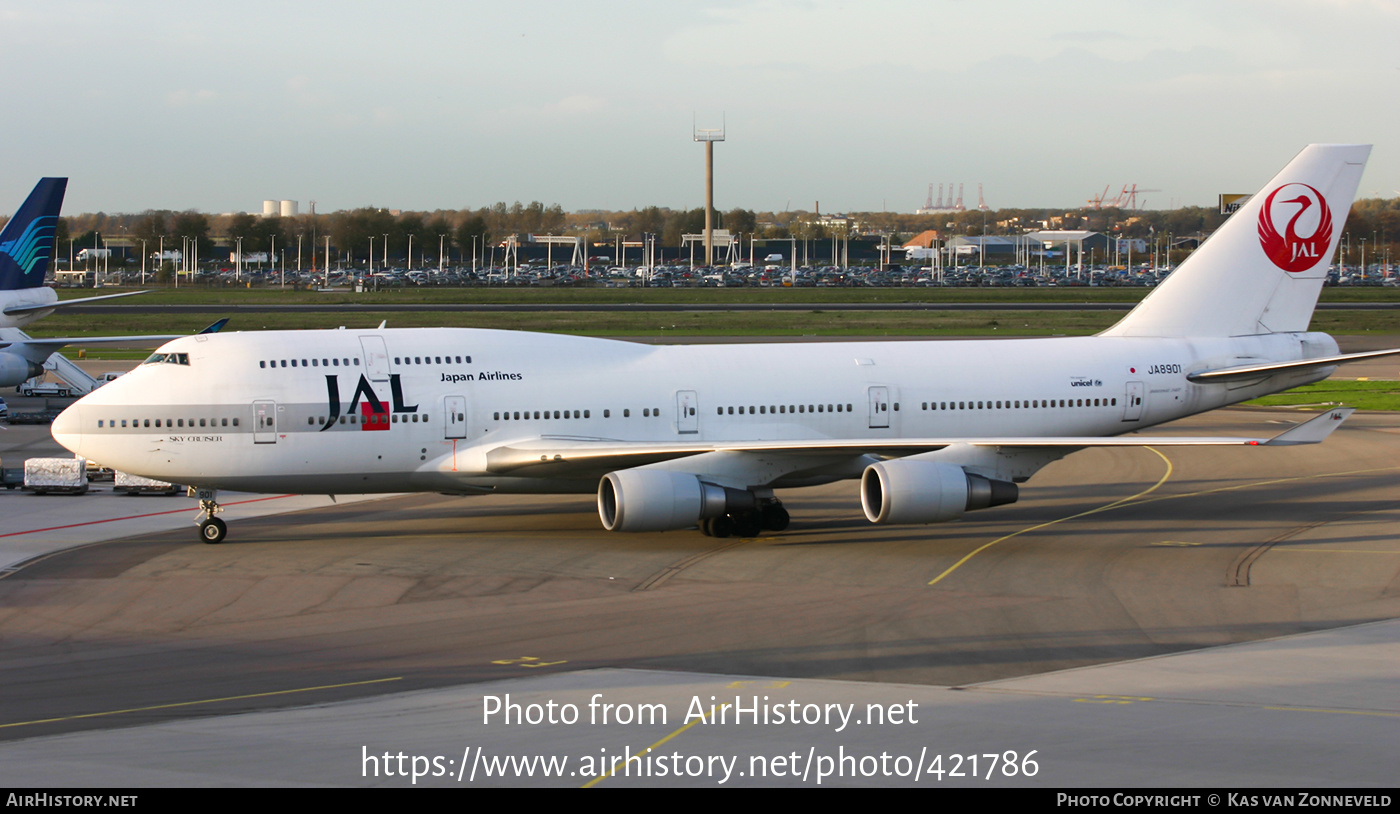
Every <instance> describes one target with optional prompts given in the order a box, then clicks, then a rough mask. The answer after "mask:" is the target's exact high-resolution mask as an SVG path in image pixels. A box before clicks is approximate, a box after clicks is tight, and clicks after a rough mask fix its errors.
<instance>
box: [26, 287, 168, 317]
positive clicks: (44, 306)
mask: <svg viewBox="0 0 1400 814" xmlns="http://www.w3.org/2000/svg"><path fill="white" fill-rule="evenodd" d="M145 293H146V292H145V291H124V292H122V293H120V294H103V295H102V296H100V297H83V298H82V299H78V300H58V301H57V302H46V303H35V304H29V305H11V306H9V307H7V308H6V309H5V310H4V312H3V313H4V314H5V315H6V316H9V315H12V314H29V313H33V312H34V311H52V310H54V309H55V308H65V307H67V306H69V305H78V304H80V303H87V302H97V301H98V300H114V299H116V298H117V297H134V296H136V295H137V294H145Z"/></svg>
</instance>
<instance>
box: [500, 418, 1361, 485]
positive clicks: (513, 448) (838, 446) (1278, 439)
mask: <svg viewBox="0 0 1400 814" xmlns="http://www.w3.org/2000/svg"><path fill="white" fill-rule="evenodd" d="M1353 412H1355V409H1354V408H1352V407H1337V408H1334V409H1331V410H1328V411H1327V412H1325V413H1322V414H1320V415H1318V416H1316V417H1314V418H1312V419H1310V420H1308V421H1305V422H1304V423H1302V424H1298V425H1296V426H1294V427H1291V428H1289V429H1287V430H1285V431H1283V432H1281V433H1279V434H1278V435H1275V436H1273V437H1271V438H1250V437H1226V436H1194V437H1193V436H1156V437H1153V436H1146V435H1120V436H1112V437H1098V436H1051V437H1041V438H1033V437H1025V436H1010V437H985V438H975V437H973V438H894V439H883V438H881V439H872V438H859V439H850V438H847V439H823V440H816V441H787V442H784V441H736V442H713V443H695V444H685V443H675V444H628V443H624V442H621V441H615V440H610V439H604V438H579V437H571V436H543V437H541V438H539V439H535V440H531V441H523V442H518V443H513V444H509V445H506V446H501V447H496V448H495V449H493V450H491V451H489V452H488V453H486V466H487V469H488V470H489V471H491V472H494V473H499V474H506V473H516V474H521V475H533V474H535V472H534V471H531V470H537V471H538V473H539V474H541V475H546V474H547V475H551V476H552V475H554V474H557V473H558V472H559V471H560V470H561V469H571V468H572V469H579V468H584V469H590V470H592V469H620V468H630V467H634V466H643V465H645V464H649V463H657V462H659V461H666V460H672V459H675V458H685V457H688V456H691V455H701V454H704V453H709V452H743V453H753V454H762V453H771V454H782V455H811V456H819V457H820V456H829V457H844V456H857V455H877V456H882V457H891V458H898V457H903V456H906V455H915V454H918V453H921V452H933V451H934V450H938V449H942V448H944V447H948V446H952V445H954V444H966V445H968V446H981V447H1008V448H1023V449H1059V450H1063V451H1064V452H1065V453H1066V454H1067V453H1069V452H1072V451H1074V450H1079V449H1084V448H1086V447H1146V446H1152V447H1181V446H1293V445H1297V444H1317V443H1321V442H1322V441H1323V440H1324V439H1325V438H1327V436H1329V435H1331V434H1332V431H1333V430H1335V429H1337V427H1339V426H1341V424H1342V422H1343V421H1345V420H1346V419H1347V417H1348V416H1350V415H1351V414H1352V413H1353Z"/></svg>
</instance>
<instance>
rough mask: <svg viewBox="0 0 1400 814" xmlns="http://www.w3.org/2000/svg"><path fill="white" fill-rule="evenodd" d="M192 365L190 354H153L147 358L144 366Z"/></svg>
mask: <svg viewBox="0 0 1400 814" xmlns="http://www.w3.org/2000/svg"><path fill="white" fill-rule="evenodd" d="M189 363H190V355H189V354H188V353H153V354H151V355H150V356H149V357H147V359H146V361H144V362H142V363H141V364H143V365H186V366H188V365H189Z"/></svg>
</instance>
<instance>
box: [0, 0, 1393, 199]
mask: <svg viewBox="0 0 1400 814" xmlns="http://www.w3.org/2000/svg"><path fill="white" fill-rule="evenodd" d="M0 67H3V69H4V73H5V79H6V86H5V87H6V91H5V93H4V95H3V97H0V98H3V99H4V120H5V122H6V125H7V127H6V129H7V135H6V137H5V138H4V139H3V140H0V144H3V145H4V147H5V148H6V150H7V151H8V154H9V158H10V160H9V161H8V162H7V165H6V167H5V169H4V170H3V171H0V211H3V212H6V213H9V212H13V210H14V209H15V208H16V207H17V206H18V205H19V202H20V201H21V200H22V199H23V197H24V195H26V194H27V193H28V192H29V190H30V188H31V187H32V186H33V185H34V182H35V181H36V180H37V178H38V176H40V175H66V176H69V177H70V178H71V179H72V180H71V181H70V183H69V188H68V198H67V202H66V204H65V207H64V211H65V212H68V213H78V212H92V211H99V210H101V211H107V212H139V211H141V210H144V209H148V208H168V209H187V208H192V209H198V210H202V211H205V212H211V213H218V212H229V211H261V206H262V201H263V200H264V199H267V198H277V199H281V198H289V199H295V200H298V201H300V202H301V207H302V211H306V209H307V205H308V202H309V201H310V200H313V199H314V200H316V201H317V202H318V203H317V209H318V211H323V212H324V211H331V210H336V209H346V208H353V207H358V206H380V207H388V208H401V209H419V210H432V209H438V208H448V209H458V208H463V207H479V206H485V205H489V204H491V203H494V202H495V201H506V202H512V201H516V200H520V201H524V202H529V201H531V200H539V201H542V202H544V203H546V204H552V203H558V204H560V205H562V206H563V207H564V208H565V209H566V210H571V211H572V210H578V209H594V208H603V209H631V208H633V207H642V206H647V205H653V204H654V205H658V206H669V207H674V208H689V207H696V206H701V205H703V203H704V160H703V148H702V147H701V146H700V145H698V144H695V143H693V141H692V127H693V125H698V126H699V127H718V126H720V125H721V124H724V126H726V127H727V135H728V140H727V141H726V142H725V143H723V144H720V145H716V148H715V155H716V158H715V163H716V173H715V175H716V178H715V195H716V205H717V206H719V207H720V208H724V209H727V208H732V207H736V206H737V207H744V208H748V209H755V210H774V211H782V210H784V209H787V208H792V209H811V208H812V207H813V205H814V204H815V203H816V202H818V201H820V203H821V209H822V211H824V212H835V211H859V210H875V211H878V210H881V209H888V210H891V211H905V212H907V211H912V210H914V209H916V208H918V207H919V206H922V205H923V203H924V199H925V196H926V195H927V191H928V184H929V182H935V183H938V182H942V183H952V184H958V183H962V184H965V185H966V192H965V196H966V203H967V204H968V205H969V206H974V205H976V202H977V184H978V183H979V182H981V183H982V184H983V185H984V187H985V195H986V200H987V203H988V204H989V205H991V206H992V207H994V208H996V207H1003V206H1028V207H1040V206H1045V207H1052V208H1058V207H1074V206H1079V205H1082V204H1083V202H1084V201H1085V199H1087V198H1089V197H1091V196H1093V195H1096V194H1098V193H1099V192H1100V191H1102V190H1103V188H1104V186H1105V185H1110V186H1111V187H1112V190H1111V192H1114V193H1116V192H1117V190H1118V189H1120V188H1121V187H1122V186H1123V185H1124V184H1129V183H1136V184H1137V185H1138V186H1139V187H1140V188H1144V189H1148V188H1150V189H1155V190H1160V191H1158V192H1150V193H1145V194H1144V195H1143V196H1142V197H1144V198H1145V199H1146V205H1147V206H1148V207H1151V208H1166V207H1168V206H1171V205H1181V204H1199V205H1213V204H1214V203H1215V199H1216V194H1217V193H1219V192H1251V191H1254V190H1255V189H1257V188H1258V187H1259V186H1260V185H1262V184H1263V183H1264V182H1265V181H1267V180H1268V179H1269V178H1270V177H1271V176H1272V175H1273V174H1274V172H1275V171H1276V170H1278V169H1279V168H1280V167H1282V166H1283V164H1284V163H1286V162H1287V161H1288V160H1289V159H1290V158H1291V157H1292V156H1293V155H1294V154H1295V153H1296V152H1297V151H1298V150H1300V149H1301V148H1302V147H1303V146H1304V145H1306V144H1308V143H1309V142H1365V143H1373V144H1375V145H1376V147H1375V150H1374V151H1373V153H1372V158H1371V163H1370V165H1369V167H1368V168H1367V171H1366V175H1365V177H1364V178H1363V179H1362V183H1361V195H1363V196H1367V197H1369V196H1382V197H1394V196H1397V195H1400V138H1397V136H1400V101H1397V100H1400V0H1170V2H1131V3H1129V2H1122V0H1059V2H1053V3H1052V2H1044V1H1043V0H910V1H907V2H906V1H904V0H860V2H825V1H823V0H756V1H755V2H739V1H738V0H735V1H734V2H719V1H717V0H692V2H689V3H686V4H680V3H663V2H656V0H636V1H635V2H633V1H632V0H609V1H608V2H588V0H574V1H573V2H563V0H548V1H546V0H513V1H512V2H508V3H507V2H500V0H496V1H495V2H460V1H459V2H440V3H434V2H419V1H418V0H397V1H396V2H392V3H384V2H350V1H348V0H337V1H336V2H314V1H311V0H297V2H290V1H289V0H279V2H262V1H261V0H236V1H235V2H227V1H225V2H219V3H213V2H199V1H198V0H182V1H181V2H161V1H159V0H123V2H120V3H113V2H105V1H103V2H68V1H67V0H43V2H30V0H4V3H3V5H0Z"/></svg>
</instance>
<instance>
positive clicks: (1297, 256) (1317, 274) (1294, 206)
mask: <svg viewBox="0 0 1400 814" xmlns="http://www.w3.org/2000/svg"><path fill="white" fill-rule="evenodd" d="M1370 154H1371V147H1370V145H1368V144H1313V145H1310V146H1309V147H1307V148H1306V149H1305V150H1303V151H1302V152H1301V153H1299V154H1298V156H1297V157H1296V158H1294V159H1293V160H1292V161H1291V162H1289V164H1288V166H1287V167H1284V168H1283V171H1282V172H1280V173H1279V174H1278V175H1276V176H1274V178H1273V180H1272V181H1270V182H1269V183H1268V184H1266V185H1264V188H1263V189H1261V190H1260V191H1259V192H1258V193H1256V194H1255V195H1254V197H1252V198H1250V199H1249V202H1248V203H1246V204H1245V205H1244V206H1243V207H1241V208H1240V209H1239V210H1238V211H1237V212H1235V213H1234V214H1233V215H1231V216H1230V218H1229V220H1227V221H1225V224H1224V225H1223V226H1221V227H1220V228H1219V229H1217V230H1216V232H1215V234H1213V235H1211V237H1210V238H1209V239H1208V240H1207V241H1206V242H1205V243H1203V244H1202V245H1201V247H1200V248H1199V249H1197V250H1196V251H1195V252H1193V253H1192V254H1191V256H1190V257H1189V258H1187V260H1186V261H1185V262H1184V263H1182V264H1181V266H1180V267H1179V268H1177V270H1176V271H1175V272H1173V273H1172V275H1171V276H1170V277H1168V278H1167V279H1166V280H1165V281H1163V283H1162V285H1161V286H1159V287H1158V288H1157V289H1156V290H1155V291H1153V292H1152V293H1151V294H1150V295H1148V297H1147V298H1146V299H1144V300H1143V301H1142V302H1141V303H1139V304H1138V306H1137V307H1136V308H1134V309H1133V310H1132V312H1130V313H1129V314H1128V315H1127V316H1126V317H1124V318H1123V319H1122V320H1120V321H1119V322H1118V324H1117V325H1114V326H1113V327H1112V328H1109V329H1108V330H1107V331H1104V332H1103V334H1102V335H1103V336H1247V335H1254V334H1267V333H1284V332H1292V331H1306V330H1307V329H1308V324H1309V323H1310V322H1311V321H1312V312H1313V307H1314V306H1316V305H1317V295H1318V293H1319V292H1320V291H1321V290H1322V283H1323V282H1324V281H1325V280H1326V278H1327V266H1328V263H1329V262H1330V259H1331V258H1332V256H1333V253H1334V252H1335V250H1336V246H1337V241H1338V240H1339V239H1340V237H1341V234H1342V226H1343V225H1344V224H1345V223H1346V219H1347V215H1348V213H1350V211H1351V202H1352V199H1353V198H1354V197H1355V196H1356V187H1357V184H1358V183H1360V181H1361V171H1362V170H1363V169H1364V168H1365V166H1366V159H1367V157H1369V156H1370Z"/></svg>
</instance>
